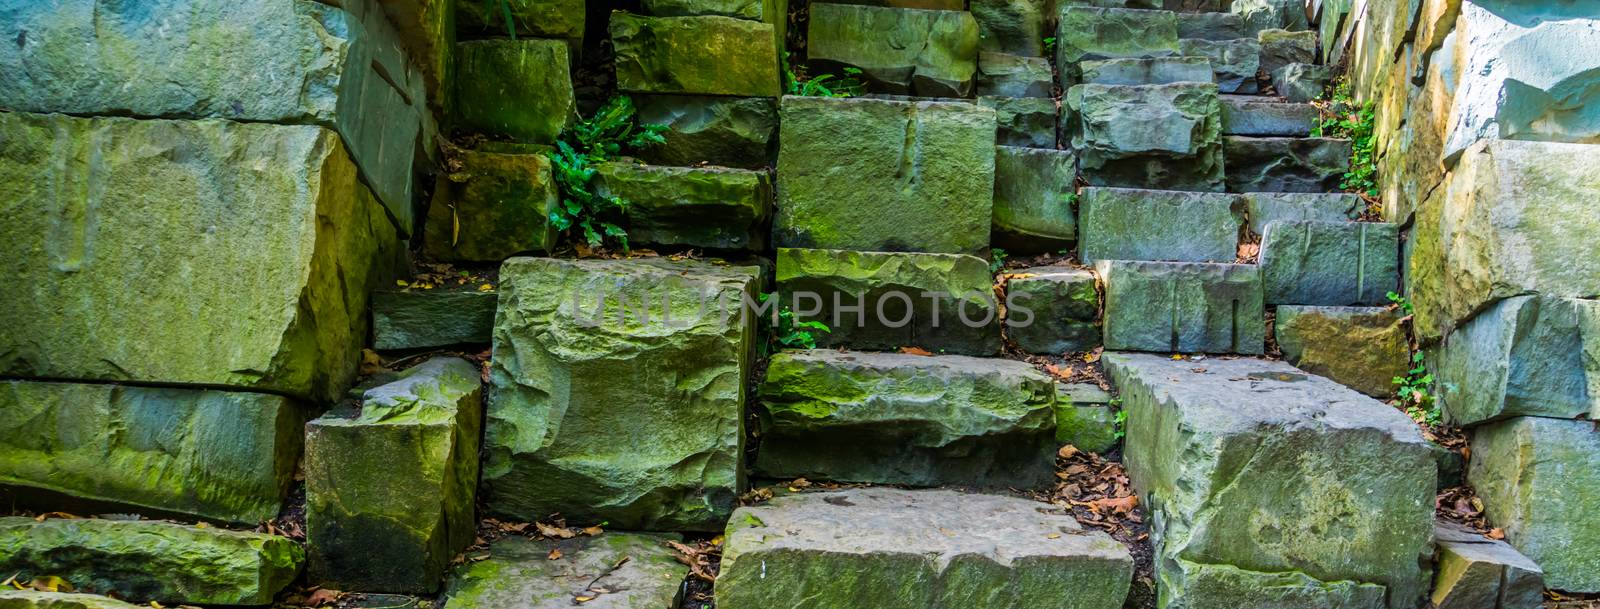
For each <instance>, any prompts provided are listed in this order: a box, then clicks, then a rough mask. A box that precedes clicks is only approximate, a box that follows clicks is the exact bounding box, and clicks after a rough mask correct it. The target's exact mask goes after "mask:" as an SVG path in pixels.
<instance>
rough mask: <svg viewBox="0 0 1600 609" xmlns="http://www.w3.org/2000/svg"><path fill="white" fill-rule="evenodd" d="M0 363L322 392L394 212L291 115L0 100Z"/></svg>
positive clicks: (375, 270)
mask: <svg viewBox="0 0 1600 609" xmlns="http://www.w3.org/2000/svg"><path fill="white" fill-rule="evenodd" d="M0 215H3V216H4V217H5V218H8V219H9V221H8V222H7V224H6V226H5V228H4V229H3V230H4V231H5V235H6V237H5V238H4V239H0V254H3V255H4V256H5V257H6V258H7V259H10V260H13V261H15V262H16V263H17V264H19V265H20V267H19V268H18V269H16V270H14V271H13V272H12V276H11V280H10V284H9V286H8V287H7V289H5V290H0V326H3V327H5V328H6V332H4V333H0V374H6V375H13V376H36V377H49V378H56V379H74V380H77V379H83V380H98V381H138V382H148V383H169V384H196V385H207V386H218V387H230V388H239V389H251V390H261V391H272V392H278V393H283V394H287V395H291V396H294V397H299V398H312V399H329V400H331V399H333V398H335V397H336V396H338V395H339V394H340V393H342V392H343V390H344V388H345V386H346V385H348V384H349V383H350V382H351V381H352V380H353V379H354V378H355V373H356V363H357V362H356V360H357V358H358V357H359V355H360V350H361V346H362V344H363V343H364V342H365V340H366V336H367V295H368V293H369V292H370V291H371V290H372V289H373V288H374V287H376V286H379V285H383V284H385V283H388V281H390V280H391V274H392V273H393V270H394V267H395V262H396V261H397V260H398V258H399V256H400V254H401V251H400V243H399V239H398V236H397V235H396V233H395V228H394V225H393V224H392V223H391V222H390V221H389V219H388V217H387V216H386V215H385V214H384V211H383V207H382V206H381V205H379V204H378V202H377V200H376V199H375V198H374V197H373V196H372V193H371V192H370V191H369V190H367V187H366V186H364V185H363V184H362V183H361V181H360V179H359V178H358V176H357V172H356V166H355V164H354V163H352V162H351V161H350V157H349V155H348V154H346V152H345V147H344V145H343V143H342V142H341V141H340V139H339V137H338V135H337V134H335V133H334V132H333V131H331V130H328V129H324V128H321V127H315V126H309V125H296V126H289V125H266V124H254V123H236V122H229V121H221V120H204V121H168V120H132V119H125V118H93V119H85V118H74V117H68V116H64V115H59V114H53V115H38V114H26V113H0Z"/></svg>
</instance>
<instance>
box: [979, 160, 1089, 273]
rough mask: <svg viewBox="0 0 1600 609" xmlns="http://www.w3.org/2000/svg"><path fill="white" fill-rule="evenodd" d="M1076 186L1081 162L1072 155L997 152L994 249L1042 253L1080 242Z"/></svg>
mask: <svg viewBox="0 0 1600 609" xmlns="http://www.w3.org/2000/svg"><path fill="white" fill-rule="evenodd" d="M1077 182H1078V158H1077V156H1076V155H1074V154H1073V153H1072V151H1070V150H1049V149H1044V148H1022V147H1016V146H996V147H995V149H994V220H993V224H992V233H993V234H992V235H991V238H992V239H993V241H994V244H995V245H996V246H997V247H1003V248H1005V249H1006V250H1008V251H1012V252H1017V253H1044V252H1053V251H1058V250H1061V249H1064V248H1066V247H1067V245H1068V244H1069V243H1071V242H1072V241H1075V240H1077V238H1078V220H1077V214H1076V212H1074V211H1073V207H1074V205H1073V202H1074V201H1075V200H1076V199H1077V196H1078V194H1077Z"/></svg>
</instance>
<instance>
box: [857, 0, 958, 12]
mask: <svg viewBox="0 0 1600 609" xmlns="http://www.w3.org/2000/svg"><path fill="white" fill-rule="evenodd" d="M834 4H859V5H862V6H884V7H889V8H917V9H923V10H929V11H959V10H965V9H966V7H967V3H966V0H840V1H839V2H835V3H834Z"/></svg>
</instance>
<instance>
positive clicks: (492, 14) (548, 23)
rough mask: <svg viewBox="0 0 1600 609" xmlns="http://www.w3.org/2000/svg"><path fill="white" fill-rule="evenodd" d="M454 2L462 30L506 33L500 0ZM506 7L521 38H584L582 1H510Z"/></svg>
mask: <svg viewBox="0 0 1600 609" xmlns="http://www.w3.org/2000/svg"><path fill="white" fill-rule="evenodd" d="M455 4H456V27H457V28H459V29H460V30H461V31H464V32H469V33H473V34H480V35H482V34H487V35H491V36H505V35H506V30H507V26H506V11H505V10H502V8H501V3H500V2H478V1H476V0H463V1H458V2H456V3H455ZM505 9H508V10H509V11H510V14H511V28H512V29H514V30H516V32H517V35H518V36H519V37H521V36H531V37H534V38H561V39H565V40H571V41H574V42H576V43H581V42H582V40H583V27H584V18H585V15H584V2H583V0H507V1H506V2H505Z"/></svg>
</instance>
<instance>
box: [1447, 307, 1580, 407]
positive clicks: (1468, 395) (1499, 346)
mask: <svg viewBox="0 0 1600 609" xmlns="http://www.w3.org/2000/svg"><path fill="white" fill-rule="evenodd" d="M1432 354H1433V356H1434V357H1433V359H1432V361H1430V362H1429V363H1430V364H1431V365H1432V368H1433V372H1434V374H1435V377H1436V378H1438V379H1439V384H1438V386H1437V391H1438V398H1439V402H1440V405H1441V406H1442V407H1443V408H1444V412H1445V416H1446V417H1447V418H1448V419H1449V420H1450V422H1451V423H1454V424H1456V425H1474V424H1478V423H1483V422H1486V421H1492V420H1496V419H1501V418H1506V417H1512V416H1519V415H1527V416H1541V417H1551V418H1558V419H1575V418H1582V417H1589V418H1591V419H1597V418H1600V301H1595V300H1580V299H1576V298H1555V297H1550V296H1516V297H1512V298H1507V299H1505V300H1502V301H1499V302H1497V303H1495V304H1493V305H1490V306H1489V308H1488V309H1486V310H1484V311H1483V312H1481V313H1479V314H1478V315H1477V316H1476V317H1473V318H1472V320H1471V321H1468V322H1467V323H1466V324H1464V325H1462V326H1461V327H1460V328H1458V329H1456V330H1455V331H1454V332H1452V333H1451V334H1450V336H1449V340H1447V341H1445V342H1444V344H1443V345H1441V346H1439V347H1438V348H1436V349H1434V350H1433V351H1432Z"/></svg>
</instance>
